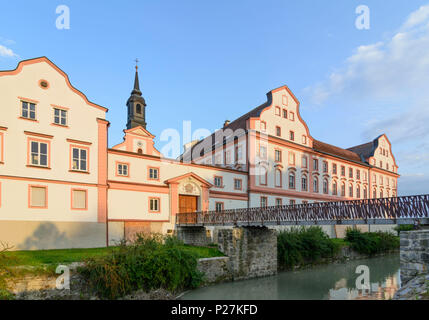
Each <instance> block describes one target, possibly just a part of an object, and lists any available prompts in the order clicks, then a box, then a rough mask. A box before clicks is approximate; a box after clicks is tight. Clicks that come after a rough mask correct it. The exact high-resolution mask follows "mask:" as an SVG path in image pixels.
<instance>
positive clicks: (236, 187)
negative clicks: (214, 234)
mask: <svg viewBox="0 0 429 320" xmlns="http://www.w3.org/2000/svg"><path fill="white" fill-rule="evenodd" d="M242 184H243V182H242V180H241V179H234V190H242V189H243V185H242Z"/></svg>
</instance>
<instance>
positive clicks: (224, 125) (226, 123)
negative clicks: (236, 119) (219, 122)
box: [223, 120, 231, 128]
mask: <svg viewBox="0 0 429 320" xmlns="http://www.w3.org/2000/svg"><path fill="white" fill-rule="evenodd" d="M230 123H231V121H229V120H226V121H225V123H224V124H223V127H224V128H225V127H227V126H228V125H229V124H230Z"/></svg>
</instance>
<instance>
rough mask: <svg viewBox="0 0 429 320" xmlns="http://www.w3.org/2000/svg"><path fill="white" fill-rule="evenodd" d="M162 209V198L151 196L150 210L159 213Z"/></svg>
mask: <svg viewBox="0 0 429 320" xmlns="http://www.w3.org/2000/svg"><path fill="white" fill-rule="evenodd" d="M160 211H161V199H160V198H149V212H150V213H158V212H160Z"/></svg>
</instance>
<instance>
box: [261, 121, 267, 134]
mask: <svg viewBox="0 0 429 320" xmlns="http://www.w3.org/2000/svg"><path fill="white" fill-rule="evenodd" d="M261 131H264V132H265V131H267V123H266V122H265V121H261Z"/></svg>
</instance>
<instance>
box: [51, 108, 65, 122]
mask: <svg viewBox="0 0 429 320" xmlns="http://www.w3.org/2000/svg"><path fill="white" fill-rule="evenodd" d="M54 123H55V124H58V125H60V126H67V110H63V109H56V108H55V109H54Z"/></svg>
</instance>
